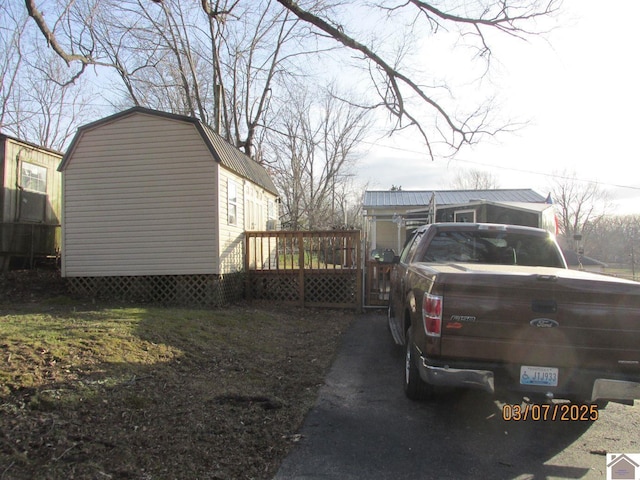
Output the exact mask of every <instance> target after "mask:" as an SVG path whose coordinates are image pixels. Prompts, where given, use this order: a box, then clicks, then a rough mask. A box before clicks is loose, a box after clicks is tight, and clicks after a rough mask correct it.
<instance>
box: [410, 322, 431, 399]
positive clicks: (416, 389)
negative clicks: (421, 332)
mask: <svg viewBox="0 0 640 480" xmlns="http://www.w3.org/2000/svg"><path fill="white" fill-rule="evenodd" d="M404 393H405V395H406V396H407V398H409V399H411V400H426V399H427V398H429V397H431V395H432V393H433V387H431V385H429V384H427V383H425V382H424V381H423V380H422V378H420V373H419V372H418V367H417V366H416V359H415V349H414V347H413V335H411V329H409V331H408V332H407V343H406V356H405V366H404Z"/></svg>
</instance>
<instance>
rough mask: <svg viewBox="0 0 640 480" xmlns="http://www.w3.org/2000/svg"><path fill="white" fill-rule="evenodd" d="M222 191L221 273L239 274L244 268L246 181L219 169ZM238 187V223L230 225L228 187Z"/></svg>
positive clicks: (220, 189)
mask: <svg viewBox="0 0 640 480" xmlns="http://www.w3.org/2000/svg"><path fill="white" fill-rule="evenodd" d="M219 173H220V177H219V184H218V185H219V186H218V188H219V191H220V197H219V198H220V252H219V253H220V273H233V272H238V271H240V270H242V269H243V268H244V222H245V219H244V217H245V210H244V204H245V188H244V184H245V182H246V181H245V180H244V179H242V178H241V177H240V176H238V175H236V174H234V173H233V172H231V171H229V170H227V169H226V168H223V167H220V169H219ZM230 181H231V182H234V183H235V185H236V196H237V201H236V205H237V207H236V208H237V210H236V215H237V219H236V223H235V225H229V222H228V218H229V211H228V210H227V207H228V204H227V187H228V185H229V182H230Z"/></svg>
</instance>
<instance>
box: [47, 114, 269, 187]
mask: <svg viewBox="0 0 640 480" xmlns="http://www.w3.org/2000/svg"><path fill="white" fill-rule="evenodd" d="M135 113H143V114H147V115H156V116H159V117H166V118H171V119H172V120H179V121H183V122H188V123H192V124H194V125H195V126H196V128H197V130H198V132H199V133H200V135H201V137H202V139H203V140H204V142H205V143H206V145H207V147H208V149H209V151H210V152H211V154H212V156H213V158H214V159H215V160H216V161H217V162H219V163H220V164H221V165H223V166H224V167H226V168H228V169H229V170H231V171H232V172H234V173H236V174H238V175H239V176H241V177H243V178H246V179H247V180H250V181H251V182H253V183H255V184H257V185H260V186H261V187H262V188H264V189H265V190H267V191H268V192H270V193H273V194H274V195H278V189H277V188H276V186H275V185H274V183H273V180H271V177H270V176H269V174H268V173H267V170H266V169H265V168H264V166H262V165H260V164H259V163H258V162H256V161H255V160H253V159H252V158H250V157H249V156H247V155H246V154H244V153H243V152H241V151H240V150H239V149H238V148H236V147H234V146H233V145H232V144H230V143H229V142H227V141H226V140H225V139H224V138H222V137H221V136H220V135H218V134H217V133H216V132H214V131H213V129H212V128H211V127H209V126H208V125H206V124H205V123H203V122H202V121H200V120H199V119H197V118H193V117H187V116H185V115H177V114H174V113H168V112H161V111H159V110H152V109H150V108H144V107H133V108H130V109H128V110H125V111H122V112H120V113H116V114H115V115H111V116H109V117H106V118H103V119H101V120H98V121H96V122H93V123H89V124H87V125H83V126H82V127H80V128H78V132H77V133H76V135H75V137H74V138H73V141H72V142H71V145H70V146H69V148H68V150H67V153H66V154H65V155H64V157H63V159H62V162H61V163H60V166H59V167H58V170H59V171H62V170H64V168H65V166H66V164H67V162H68V161H69V158H70V157H71V153H72V152H73V150H74V149H75V146H76V144H77V142H78V141H79V139H80V137H81V134H82V132H83V131H84V130H87V129H90V128H95V127H96V126H99V125H101V124H103V123H107V122H111V121H113V120H116V119H119V118H122V117H125V116H127V115H132V114H135Z"/></svg>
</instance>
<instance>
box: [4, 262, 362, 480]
mask: <svg viewBox="0 0 640 480" xmlns="http://www.w3.org/2000/svg"><path fill="white" fill-rule="evenodd" d="M127 308H130V307H129V306H127V307H123V306H121V305H114V304H113V303H111V304H109V305H98V304H94V303H92V302H90V301H87V300H86V299H74V298H72V297H70V296H68V295H67V292H66V289H65V285H64V283H63V282H62V281H61V280H60V279H59V278H58V276H57V274H55V273H52V272H37V271H36V272H26V273H24V272H23V273H15V274H14V273H12V274H9V275H8V276H6V277H5V278H3V279H0V382H3V383H4V385H1V384H0V480H10V479H15V480H18V479H20V480H21V479H32V478H36V479H56V480H58V479H149V480H150V479H269V478H272V477H273V476H274V474H275V472H276V471H277V469H278V466H279V465H280V463H281V462H282V460H283V459H284V457H285V456H286V455H287V453H288V452H289V451H290V449H291V448H292V446H293V445H294V444H295V442H296V441H298V440H299V435H298V433H297V432H298V431H299V428H300V426H301V424H302V421H303V419H304V417H305V415H306V414H307V412H308V411H309V409H310V408H311V407H312V406H313V404H314V402H315V399H316V396H317V391H318V388H319V386H320V385H321V384H322V382H323V378H324V375H325V373H326V371H327V369H328V367H329V366H330V364H331V361H332V359H333V357H334V353H335V351H336V348H337V345H338V343H339V341H340V338H341V335H342V333H343V332H344V331H345V329H346V328H347V327H348V326H349V325H350V323H351V322H352V320H353V318H354V314H353V313H351V312H342V311H335V310H302V309H297V308H292V307H289V306H282V305H273V304H260V305H256V304H244V305H235V306H231V307H228V308H225V309H220V310H217V311H216V310H214V311H210V310H208V311H197V310H196V311H194V310H185V311H184V312H183V311H181V310H180V309H174V310H171V312H170V313H171V317H166V318H165V317H164V315H165V314H164V313H163V309H162V308H161V307H157V306H156V307H153V306H136V307H135V309H129V310H127ZM122 309H124V310H122ZM123 312H124V313H123ZM132 312H134V313H135V316H136V318H135V322H136V325H137V330H135V334H134V335H133V336H132V339H128V340H127V342H121V343H118V342H119V340H118V341H114V342H111V343H108V344H105V343H104V338H99V336H98V335H94V336H95V338H93V337H92V335H93V334H92V333H91V332H90V331H89V327H87V326H86V325H89V323H82V322H85V321H88V319H89V320H91V321H92V322H94V323H93V324H92V325H95V324H98V325H99V324H100V319H102V318H104V319H107V318H110V317H111V316H113V315H122V319H120V318H118V319H117V320H118V321H119V322H121V323H122V322H125V321H127V318H128V317H127V315H129V316H132V315H133V313H132ZM181 316H184V318H185V320H184V324H185V327H184V328H182V327H181V324H180V321H181V320H180V318H181ZM138 317H139V318H138ZM36 318H38V319H42V318H44V319H45V321H46V320H47V319H49V321H50V322H58V323H56V325H63V327H60V332H59V335H58V336H56V335H54V336H53V337H52V338H53V339H51V338H50V339H48V340H47V342H48V343H46V344H45V343H42V344H39V343H37V342H29V341H24V342H21V341H17V340H15V338H14V337H11V335H9V333H7V332H9V331H13V330H9V326H10V325H11V326H12V328H14V329H15V326H16V325H21V329H22V330H21V331H26V330H25V329H26V327H28V325H29V322H30V321H33V320H30V319H36ZM157 318H162V319H163V322H164V323H163V324H164V325H165V327H163V329H162V330H159V328H156V327H155V326H154V325H155V324H154V321H155V320H156V319H157ZM176 318H177V322H176ZM66 319H71V320H70V321H69V325H66V324H65V322H67V320H66ZM96 319H97V320H98V321H97V322H96ZM21 322H22V323H21ZM60 322H61V323H60ZM172 322H175V323H172ZM158 325H159V324H158ZM72 328H75V329H80V330H82V329H84V331H79V333H78V336H79V335H80V334H81V333H84V334H86V335H85V336H83V337H78V338H81V340H78V339H76V340H75V342H76V344H74V346H73V348H71V347H69V349H68V351H69V352H72V353H69V354H64V355H63V354H60V353H55V352H56V351H67V350H62V349H59V350H56V348H55V347H59V345H56V342H65V341H67V340H65V339H69V338H71V339H72V336H70V334H69V329H72ZM91 328H95V327H91ZM27 330H28V329H27ZM187 330H188V332H189V335H190V336H188V335H186V334H185V332H186V331H187ZM198 332H200V333H198ZM37 333H38V332H34V333H33V334H34V335H37ZM54 333H55V332H54ZM12 338H14V339H13V340H12ZM16 338H18V337H16ZM34 338H36V337H34ZM127 338H128V337H127ZM190 338H192V339H196V340H197V341H195V342H191V341H190V340H189V339H190ZM92 339H93V340H92ZM138 339H139V340H140V342H139V343H136V342H138ZM69 341H71V340H69ZM92 342H95V343H92ZM104 345H109V346H108V348H109V349H113V350H114V351H115V354H118V348H120V349H122V351H123V352H124V350H127V352H125V353H126V355H125V353H122V356H123V357H122V358H124V359H127V358H142V359H144V358H145V357H144V356H141V355H140V354H144V353H148V354H149V355H150V356H151V355H152V354H153V355H156V356H154V357H153V361H151V360H149V361H148V362H145V361H144V360H139V361H138V360H136V361H135V362H133V361H122V362H114V361H109V362H107V361H105V360H104V357H103V356H101V355H103V354H105V355H106V352H102V351H101V349H106V348H107V347H105V346H104ZM160 347H162V348H163V349H164V350H162V352H163V353H162V355H164V358H163V361H159V360H158V357H157V353H154V352H157V351H159V349H160ZM145 349H147V350H149V352H145V351H144V350H145ZM128 350H131V351H128ZM138 350H139V351H138ZM134 354H136V355H138V356H137V357H134ZM110 355H112V356H113V355H114V352H110ZM109 358H113V357H109ZM2 374H4V376H2Z"/></svg>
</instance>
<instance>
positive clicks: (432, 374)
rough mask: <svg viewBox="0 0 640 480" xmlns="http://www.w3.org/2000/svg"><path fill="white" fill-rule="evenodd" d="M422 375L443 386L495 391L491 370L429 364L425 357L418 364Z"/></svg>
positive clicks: (425, 379)
mask: <svg viewBox="0 0 640 480" xmlns="http://www.w3.org/2000/svg"><path fill="white" fill-rule="evenodd" d="M418 371H419V372H420V377H421V378H422V380H424V381H425V382H427V383H429V384H431V385H437V386H442V387H462V388H476V389H480V390H484V391H485V392H489V393H495V387H494V385H493V372H491V371H489V370H468V369H464V370H462V369H458V368H449V367H434V366H432V365H427V361H426V359H425V358H424V357H421V358H420V362H419V364H418Z"/></svg>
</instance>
